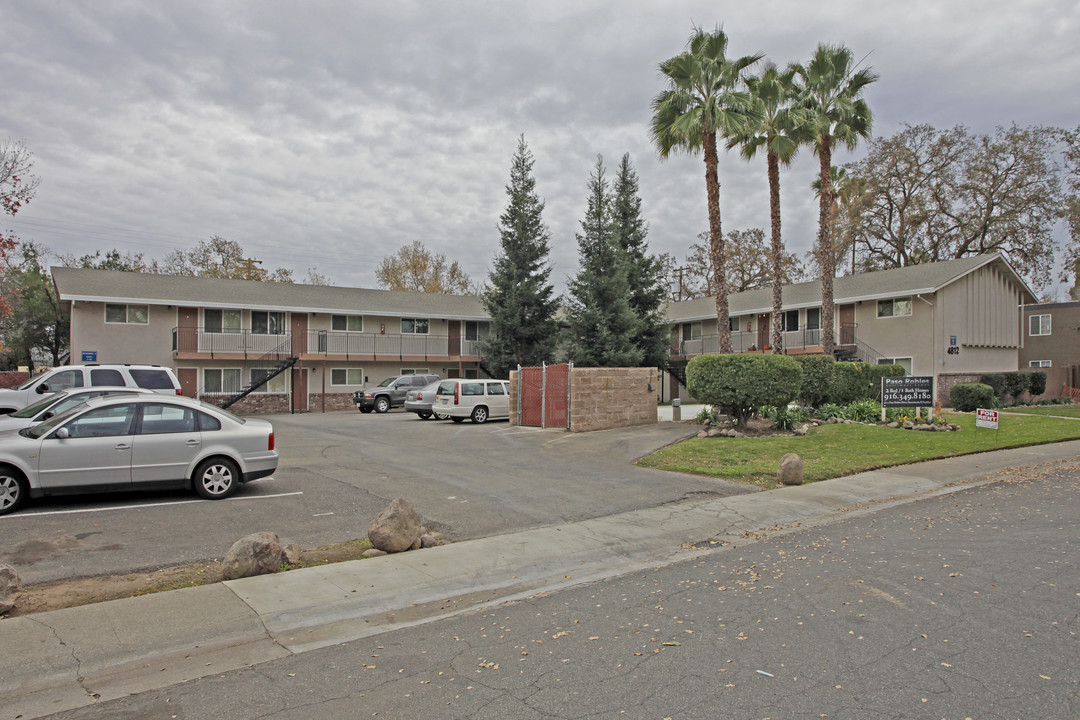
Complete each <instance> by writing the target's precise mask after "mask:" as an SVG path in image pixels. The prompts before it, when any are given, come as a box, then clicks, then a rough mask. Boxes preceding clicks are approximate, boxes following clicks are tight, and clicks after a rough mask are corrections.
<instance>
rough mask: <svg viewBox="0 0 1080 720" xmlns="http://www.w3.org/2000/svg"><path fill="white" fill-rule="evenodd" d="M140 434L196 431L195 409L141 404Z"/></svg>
mask: <svg viewBox="0 0 1080 720" xmlns="http://www.w3.org/2000/svg"><path fill="white" fill-rule="evenodd" d="M142 408H143V416H142V425H141V426H140V429H139V434H140V435H162V434H164V433H186V432H196V431H197V430H198V427H197V426H196V424H195V410H193V409H192V408H188V407H179V406H178V405H149V404H147V405H143V406H142Z"/></svg>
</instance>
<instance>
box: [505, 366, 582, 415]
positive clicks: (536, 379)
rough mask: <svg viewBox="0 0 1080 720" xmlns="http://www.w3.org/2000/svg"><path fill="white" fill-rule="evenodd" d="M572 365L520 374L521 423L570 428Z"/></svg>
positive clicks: (529, 369)
mask: <svg viewBox="0 0 1080 720" xmlns="http://www.w3.org/2000/svg"><path fill="white" fill-rule="evenodd" d="M570 367H571V366H570V365H568V364H563V365H543V366H541V367H528V368H521V369H520V370H519V371H518V386H519V394H518V397H519V402H518V424H519V425H529V426H532V427H542V428H554V427H559V428H568V427H570Z"/></svg>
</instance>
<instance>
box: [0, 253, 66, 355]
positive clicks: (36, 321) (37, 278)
mask: <svg viewBox="0 0 1080 720" xmlns="http://www.w3.org/2000/svg"><path fill="white" fill-rule="evenodd" d="M46 257H47V251H45V250H44V249H43V248H42V247H40V246H38V245H36V244H35V243H33V242H23V243H20V244H19V245H18V247H17V248H16V250H15V251H14V252H12V253H10V254H9V255H8V257H7V262H6V263H5V271H4V278H3V285H4V295H5V296H7V297H8V298H10V299H11V303H12V312H11V313H10V314H8V315H7V316H6V317H4V318H3V319H0V335H2V337H3V342H4V345H5V346H6V347H7V349H8V350H9V351H10V352H11V353H12V354H13V355H14V356H15V358H16V359H17V363H18V364H21V365H28V366H29V367H30V368H31V369H32V368H33V367H34V364H35V362H34V360H35V357H37V356H40V355H46V356H48V357H50V358H52V364H53V365H54V366H55V365H61V364H63V363H64V362H66V360H67V352H68V338H69V336H70V329H71V321H70V318H69V317H68V314H67V313H66V312H64V311H63V310H62V309H61V307H60V301H59V299H58V298H57V296H56V287H55V286H54V285H53V281H52V278H51V277H50V276H49V273H48V270H47V269H46V265H47V263H44V262H43V261H44V260H45V259H46Z"/></svg>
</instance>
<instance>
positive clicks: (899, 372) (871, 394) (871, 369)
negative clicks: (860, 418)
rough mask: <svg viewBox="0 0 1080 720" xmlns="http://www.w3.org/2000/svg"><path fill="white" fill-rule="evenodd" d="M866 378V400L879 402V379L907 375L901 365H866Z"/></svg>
mask: <svg viewBox="0 0 1080 720" xmlns="http://www.w3.org/2000/svg"><path fill="white" fill-rule="evenodd" d="M866 367H867V370H866V373H867V376H868V378H867V379H868V381H869V389H868V394H867V395H866V399H867V400H876V401H877V402H881V378H883V377H904V376H905V375H907V370H904V367H903V366H902V365H867V366H866Z"/></svg>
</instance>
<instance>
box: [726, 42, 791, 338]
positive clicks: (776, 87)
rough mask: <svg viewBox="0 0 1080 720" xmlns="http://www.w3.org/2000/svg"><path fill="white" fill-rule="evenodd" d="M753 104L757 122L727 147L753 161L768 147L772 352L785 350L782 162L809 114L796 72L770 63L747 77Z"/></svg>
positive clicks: (786, 162) (784, 162) (785, 163)
mask: <svg viewBox="0 0 1080 720" xmlns="http://www.w3.org/2000/svg"><path fill="white" fill-rule="evenodd" d="M745 82H746V86H747V88H749V90H750V95H751V97H752V98H753V101H754V104H755V106H756V107H757V109H758V111H759V113H760V119H759V120H758V122H756V123H753V124H752V125H751V126H750V127H749V128H748V129H747V132H745V133H743V134H740V135H736V136H733V137H731V138H730V139H729V140H728V142H727V148H728V149H729V150H730V149H732V148H734V147H738V148H739V152H740V154H741V155H742V156H743V157H744V158H746V159H747V160H752V159H753V158H754V156H756V155H757V153H758V151H759V150H762V149H764V150H765V159H766V164H767V166H768V172H769V211H770V215H771V218H772V243H771V246H770V248H769V256H770V260H771V262H772V291H773V292H772V304H773V312H772V351H773V352H774V353H776V354H778V355H779V354H780V353H781V352H783V344H784V335H783V320H784V319H783V315H782V314H781V313H782V310H781V306H782V304H783V287H784V283H783V271H782V269H781V266H780V261H781V258H782V257H783V254H784V241H783V239H782V238H781V235H780V164H781V163H783V164H784V165H785V166H787V165H789V164H791V160H792V158H794V157H795V154H796V153H797V152H798V151H799V145H800V144H802V143H805V142H807V140H808V139H809V138H808V136H807V132H806V129H807V120H808V114H807V113H806V112H805V111H804V110H803V109H802V108H800V107H797V106H794V105H793V100H794V99H795V71H794V70H792V69H788V70H786V71H783V72H782V71H780V70H778V69H777V67H776V65H775V64H773V63H771V62H770V63H767V64H766V65H765V68H764V70H762V72H761V74H760V75H757V76H751V77H748V78H746V79H745Z"/></svg>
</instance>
